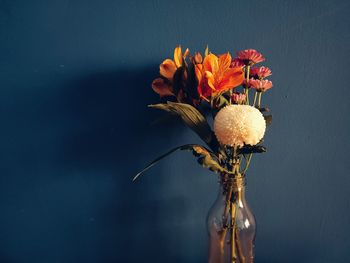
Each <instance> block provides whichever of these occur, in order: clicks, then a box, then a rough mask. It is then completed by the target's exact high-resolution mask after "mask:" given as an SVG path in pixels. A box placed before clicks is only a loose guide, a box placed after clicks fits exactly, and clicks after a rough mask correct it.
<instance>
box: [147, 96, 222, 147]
mask: <svg viewBox="0 0 350 263" xmlns="http://www.w3.org/2000/svg"><path fill="white" fill-rule="evenodd" d="M149 107H151V108H156V109H161V110H165V111H168V112H171V113H174V114H177V115H178V116H180V117H181V119H182V120H183V121H184V123H185V124H186V125H187V126H188V127H190V128H191V129H192V130H193V131H194V132H196V133H197V134H198V136H199V137H200V138H201V139H202V140H203V141H204V142H205V143H206V144H207V145H208V146H209V147H210V148H211V149H212V150H213V151H214V152H216V151H217V149H218V147H219V143H218V141H217V139H216V137H215V135H214V132H213V131H212V130H211V128H210V126H209V124H208V122H207V120H206V119H205V117H204V116H203V115H202V114H201V113H200V112H199V111H198V110H197V109H196V108H195V107H193V106H191V105H189V104H185V103H176V102H171V101H168V102H167V103H166V104H165V103H161V104H155V105H149Z"/></svg>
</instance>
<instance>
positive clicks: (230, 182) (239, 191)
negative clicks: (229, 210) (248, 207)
mask: <svg viewBox="0 0 350 263" xmlns="http://www.w3.org/2000/svg"><path fill="white" fill-rule="evenodd" d="M245 187H246V179H245V176H242V175H239V176H235V177H230V176H229V175H227V176H225V177H221V180H220V192H219V195H220V196H224V197H225V196H226V195H227V193H228V192H230V191H231V189H232V198H233V200H232V201H237V200H243V199H245Z"/></svg>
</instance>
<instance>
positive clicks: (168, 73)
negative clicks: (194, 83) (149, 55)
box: [159, 59, 176, 80]
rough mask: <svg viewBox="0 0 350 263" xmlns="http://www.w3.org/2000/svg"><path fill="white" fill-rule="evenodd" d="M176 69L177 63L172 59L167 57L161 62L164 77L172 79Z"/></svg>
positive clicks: (161, 72)
mask: <svg viewBox="0 0 350 263" xmlns="http://www.w3.org/2000/svg"><path fill="white" fill-rule="evenodd" d="M175 71H176V65H175V63H174V61H172V60H171V59H166V60H164V61H163V62H162V64H160V66H159V72H160V75H162V76H163V77H165V78H167V79H169V80H172V79H173V76H174V74H175Z"/></svg>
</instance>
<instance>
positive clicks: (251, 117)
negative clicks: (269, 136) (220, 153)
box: [214, 105, 266, 147]
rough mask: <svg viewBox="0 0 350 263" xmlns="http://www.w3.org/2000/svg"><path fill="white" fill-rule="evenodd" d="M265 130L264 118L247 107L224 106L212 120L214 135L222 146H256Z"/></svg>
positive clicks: (256, 111)
mask: <svg viewBox="0 0 350 263" xmlns="http://www.w3.org/2000/svg"><path fill="white" fill-rule="evenodd" d="M265 130H266V122H265V119H264V116H263V115H262V114H261V112H260V111H259V110H258V109H256V108H255V107H252V106H249V105H229V106H226V107H225V108H223V109H221V110H220V111H219V112H218V114H217V115H216V117H215V120H214V132H215V135H216V137H217V139H218V141H219V142H220V143H221V144H224V145H230V146H239V147H242V146H243V145H244V144H249V145H256V144H257V143H259V142H260V140H261V139H262V138H263V137H264V134H265Z"/></svg>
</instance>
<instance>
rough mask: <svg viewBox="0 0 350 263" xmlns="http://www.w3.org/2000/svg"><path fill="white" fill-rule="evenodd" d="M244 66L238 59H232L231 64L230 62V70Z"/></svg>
mask: <svg viewBox="0 0 350 263" xmlns="http://www.w3.org/2000/svg"><path fill="white" fill-rule="evenodd" d="M244 66H245V64H244V62H243V60H240V59H239V58H235V59H232V62H231V66H230V67H231V68H242V67H244Z"/></svg>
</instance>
